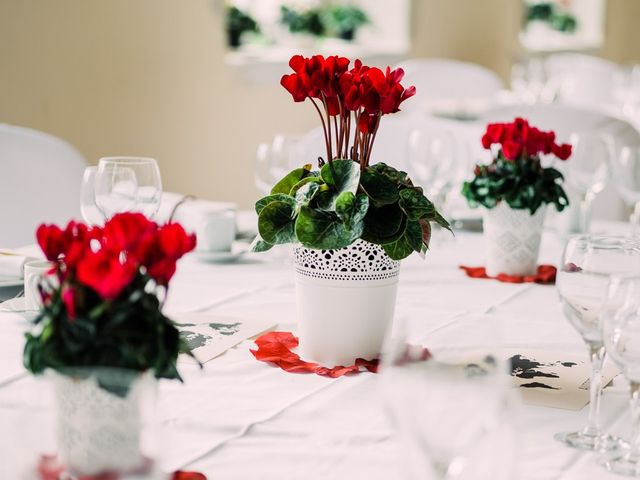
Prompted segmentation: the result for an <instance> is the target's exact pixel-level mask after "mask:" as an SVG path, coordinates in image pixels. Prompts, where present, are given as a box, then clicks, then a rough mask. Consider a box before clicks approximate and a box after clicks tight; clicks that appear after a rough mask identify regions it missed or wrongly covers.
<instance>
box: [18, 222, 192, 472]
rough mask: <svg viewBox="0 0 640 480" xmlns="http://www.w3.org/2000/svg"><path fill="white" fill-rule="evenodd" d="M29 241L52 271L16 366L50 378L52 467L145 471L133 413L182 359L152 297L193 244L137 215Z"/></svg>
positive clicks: (48, 231) (180, 344)
mask: <svg viewBox="0 0 640 480" xmlns="http://www.w3.org/2000/svg"><path fill="white" fill-rule="evenodd" d="M36 237H37V240H38V243H39V245H40V247H41V249H42V251H43V252H44V254H45V256H46V257H47V259H48V260H50V261H51V262H52V264H53V267H52V270H51V272H49V273H48V274H47V275H45V276H44V278H43V279H42V281H41V283H40V291H41V294H42V301H43V306H42V308H41V311H40V312H39V314H38V316H37V317H36V318H35V320H34V322H35V325H36V327H37V328H36V331H34V332H32V333H27V335H26V344H25V347H24V364H25V367H26V368H27V369H28V370H29V371H31V372H32V373H34V374H40V373H43V372H45V371H47V372H51V374H52V377H53V380H54V382H53V384H54V393H55V397H56V404H57V425H58V429H57V430H58V431H57V436H58V457H59V461H60V462H61V463H62V465H64V467H65V468H66V469H67V471H68V472H69V473H70V474H73V475H79V476H83V475H99V474H103V473H105V472H109V473H114V472H117V473H132V472H135V473H144V472H145V471H150V470H151V469H153V464H152V463H150V462H149V459H148V458H147V457H146V455H145V454H148V452H145V451H144V450H143V448H142V444H143V443H144V442H143V441H142V439H141V427H142V423H143V421H144V418H143V414H144V412H143V411H142V410H143V408H142V405H141V404H142V402H143V401H145V400H146V398H145V397H146V395H147V394H149V392H148V390H149V388H148V387H149V385H150V386H151V388H150V390H151V392H150V394H151V395H153V391H154V385H153V383H154V380H155V378H169V379H180V375H179V373H178V371H177V369H176V359H177V357H178V354H179V353H182V352H184V353H187V354H190V355H191V352H190V349H189V347H188V345H187V344H186V342H185V341H183V340H182V339H181V338H180V335H179V331H178V329H177V328H176V326H175V324H174V323H173V322H172V321H171V320H170V319H169V318H167V317H166V316H165V315H164V314H163V313H162V311H161V300H160V298H159V296H160V297H162V296H163V295H165V294H166V290H167V288H168V284H169V280H170V279H171V277H172V276H173V274H174V272H175V270H176V262H177V260H178V259H179V258H180V257H182V256H183V255H184V254H185V253H187V252H189V251H191V250H193V248H194V247H195V237H194V236H193V235H187V234H186V233H185V231H184V229H183V228H182V226H180V225H179V224H177V223H168V224H166V225H164V226H158V225H157V224H156V223H154V222H151V221H149V220H148V219H147V218H146V217H145V216H144V215H142V214H138V213H122V214H118V215H115V216H114V217H113V218H111V219H110V220H109V221H107V222H106V223H105V225H104V227H92V228H89V227H87V226H86V225H84V224H82V223H75V222H70V223H69V224H68V225H67V226H66V228H64V229H61V228H59V227H58V226H56V225H41V226H40V227H39V228H38V230H37V234H36ZM154 377H155V378H154ZM180 380H181V379H180ZM145 390H146V391H145ZM56 478H57V477H56ZM92 478H93V477H92ZM101 478H102V477H101ZM109 478H111V477H109Z"/></svg>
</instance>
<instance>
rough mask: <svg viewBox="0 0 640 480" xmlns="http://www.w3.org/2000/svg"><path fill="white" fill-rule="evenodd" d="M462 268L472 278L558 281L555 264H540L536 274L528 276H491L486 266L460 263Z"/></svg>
mask: <svg viewBox="0 0 640 480" xmlns="http://www.w3.org/2000/svg"><path fill="white" fill-rule="evenodd" d="M460 268H461V269H462V270H464V271H465V273H466V274H467V276H468V277H471V278H490V279H494V280H498V281H499V282H505V283H540V284H543V285H553V284H554V283H556V267H554V266H553V265H540V266H538V271H537V272H536V274H535V275H528V276H520V275H507V274H505V273H499V274H498V275H496V276H495V277H490V276H489V275H487V271H486V270H485V268H484V267H466V266H464V265H460Z"/></svg>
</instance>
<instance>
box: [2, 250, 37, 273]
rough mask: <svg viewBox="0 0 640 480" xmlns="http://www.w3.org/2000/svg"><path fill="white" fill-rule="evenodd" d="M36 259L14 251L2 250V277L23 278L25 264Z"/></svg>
mask: <svg viewBox="0 0 640 480" xmlns="http://www.w3.org/2000/svg"><path fill="white" fill-rule="evenodd" d="M29 260H34V259H32V258H31V257H27V256H25V255H20V254H17V253H13V252H5V251H0V278H11V279H13V278H22V275H23V269H24V264H25V263H26V262H27V261H29Z"/></svg>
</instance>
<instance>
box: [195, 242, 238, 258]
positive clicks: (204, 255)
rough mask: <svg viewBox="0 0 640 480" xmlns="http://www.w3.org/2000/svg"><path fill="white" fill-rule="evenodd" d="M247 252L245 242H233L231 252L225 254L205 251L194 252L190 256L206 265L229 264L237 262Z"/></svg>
mask: <svg viewBox="0 0 640 480" xmlns="http://www.w3.org/2000/svg"><path fill="white" fill-rule="evenodd" d="M248 251H249V244H248V243H245V242H233V244H232V245H231V250H229V251H225V252H211V251H207V250H195V251H194V252H192V253H191V254H190V255H192V256H193V257H194V258H196V259H198V260H200V261H202V262H207V263H231V262H235V261H237V260H238V259H239V258H240V257H242V256H243V255H244V254H245V253H247V252H248Z"/></svg>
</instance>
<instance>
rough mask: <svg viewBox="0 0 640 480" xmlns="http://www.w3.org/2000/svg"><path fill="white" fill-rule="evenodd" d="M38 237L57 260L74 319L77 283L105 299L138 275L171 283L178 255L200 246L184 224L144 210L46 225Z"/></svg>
mask: <svg viewBox="0 0 640 480" xmlns="http://www.w3.org/2000/svg"><path fill="white" fill-rule="evenodd" d="M36 238H37V240H38V244H39V245H40V248H41V249H42V251H43V252H44V254H45V256H46V257H47V259H48V260H50V261H52V262H55V267H54V268H55V273H56V275H57V277H58V280H59V282H60V285H61V288H62V292H61V295H62V300H63V301H64V303H65V307H66V309H67V313H68V314H69V317H70V318H75V316H76V299H75V297H76V292H75V288H74V285H76V284H81V285H84V286H86V287H89V288H91V289H92V290H94V291H95V292H96V293H97V294H98V295H99V296H100V297H101V298H102V299H104V300H115V299H116V298H117V297H118V296H119V295H120V293H121V292H122V290H123V289H124V288H125V287H127V286H128V285H130V284H131V282H132V281H133V280H134V278H135V277H136V275H139V274H146V275H147V276H148V277H150V278H151V279H153V280H154V281H155V282H156V283H157V284H159V285H163V286H165V287H166V286H167V285H168V284H169V280H170V279H171V277H172V276H173V274H174V273H175V271H176V262H177V261H178V259H180V258H181V257H182V256H183V255H184V254H185V253H187V252H190V251H191V250H193V249H194V248H195V245H196V239H195V236H194V235H188V234H187V233H186V232H185V230H184V228H183V227H182V226H181V225H180V224H178V223H168V224H166V225H163V226H159V225H158V224H156V223H155V222H152V221H150V220H148V219H147V218H146V217H145V216H144V215H142V214H140V213H120V214H118V215H115V216H114V217H113V218H111V219H110V220H109V221H107V222H106V223H105V225H104V227H91V228H90V227H87V226H86V225H85V224H83V223H77V222H74V221H71V222H69V224H68V225H67V226H66V228H65V229H61V228H60V227H58V226H56V225H45V224H43V225H40V227H38V230H37V232H36Z"/></svg>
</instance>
